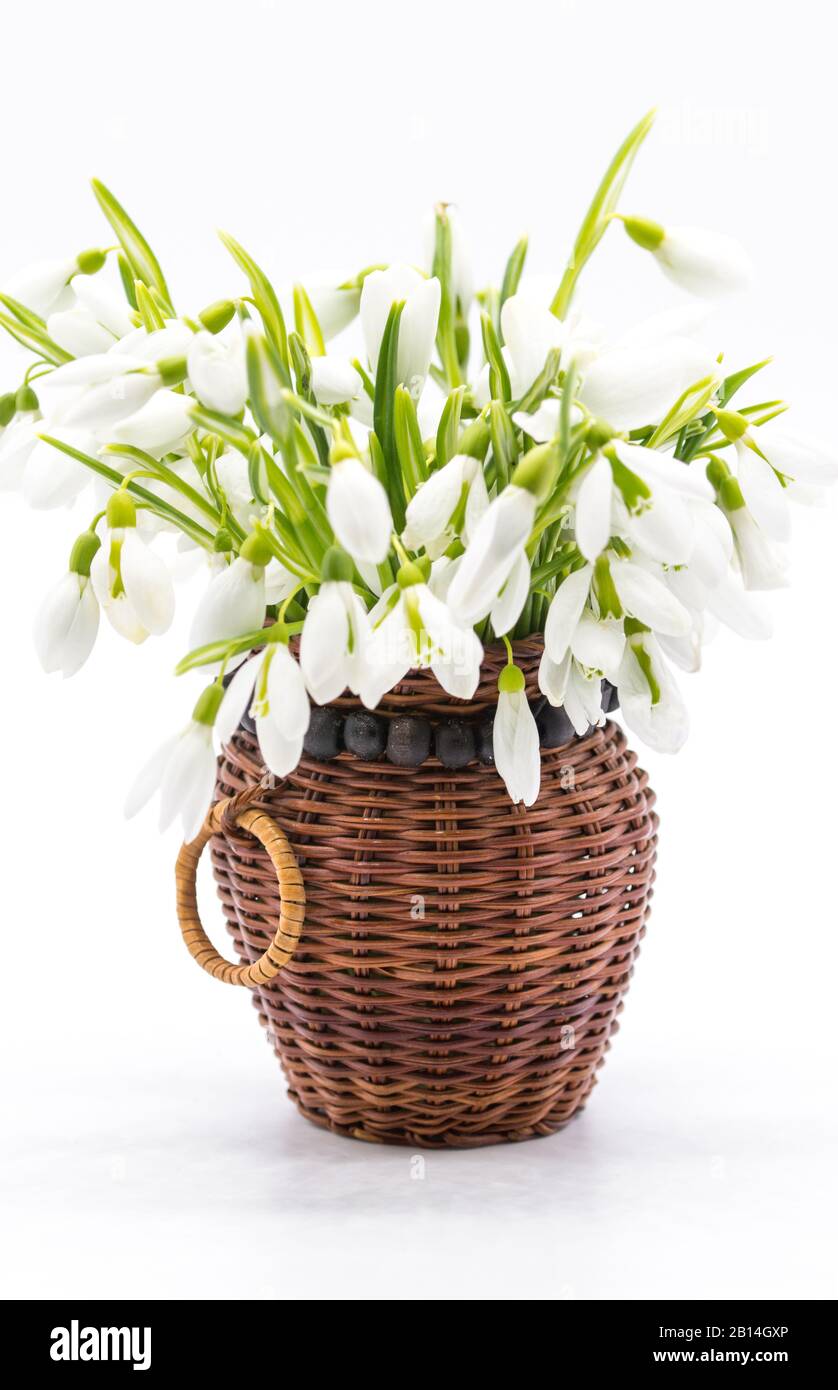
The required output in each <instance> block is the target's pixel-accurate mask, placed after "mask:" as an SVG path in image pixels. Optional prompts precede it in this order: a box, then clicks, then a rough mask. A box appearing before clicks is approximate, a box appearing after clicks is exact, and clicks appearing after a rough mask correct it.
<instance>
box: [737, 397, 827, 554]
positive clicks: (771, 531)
mask: <svg viewBox="0 0 838 1390" xmlns="http://www.w3.org/2000/svg"><path fill="white" fill-rule="evenodd" d="M716 419H717V421H718V424H719V428H720V430H721V431H722V433H723V434H724V436H725V438H726V439H727V440H728V442H729V443H731V444H733V445H734V446H735V448H736V458H737V474H738V478H739V486H740V487H741V489H742V495H743V497H744V498H745V502H746V504H747V506H748V510H749V511H750V513H751V515H752V516H753V518H754V520H755V521H756V523H757V525H758V526H760V527H761V528H762V530H763V531H765V533H766V535H768V536H770V537H771V539H772V540H775V541H787V540H788V539H789V537H790V535H791V515H790V512H789V496H790V495H791V496H794V491H795V489H794V487H789V486H788V485H787V484H788V482H793V483H796V482H797V481H799V482H802V483H804V484H809V483H814V484H816V485H819V484H823V483H832V482H834V481H835V479H836V477H837V476H838V469H837V468H836V462H835V453H834V450H830V449H828V448H827V446H826V445H823V444H819V443H817V442H815V441H813V440H807V439H804V438H803V437H800V436H797V435H795V434H794V433H792V432H791V431H788V430H782V429H780V430H769V429H766V428H765V427H764V426H759V425H749V424H748V421H747V420H746V418H745V417H744V416H743V415H739V414H738V413H737V412H736V411H734V410H717V411H716ZM780 475H782V478H781V476H780Z"/></svg>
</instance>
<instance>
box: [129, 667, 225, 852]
mask: <svg viewBox="0 0 838 1390" xmlns="http://www.w3.org/2000/svg"><path fill="white" fill-rule="evenodd" d="M223 693H224V692H223V690H222V688H221V686H220V685H217V684H213V685H209V686H207V688H206V689H205V690H204V691H203V692H202V694H201V695H200V696H199V698H198V702H197V704H196V705H195V709H194V711H193V713H192V718H191V719H190V721H189V723H188V724H187V725H186V728H185V729H184V730H183V731H182V732H181V733H180V734H177V735H176V736H175V737H174V738H170V739H167V740H166V742H165V743H164V744H163V745H162V746H161V747H160V748H158V749H157V752H156V753H154V754H153V755H152V757H151V758H150V759H149V761H148V762H147V763H146V765H145V767H144V768H143V769H142V770H141V772H140V774H139V776H138V777H137V779H136V781H135V783H134V785H133V787H132V788H131V790H130V792H129V793H128V797H127V800H126V802H125V814H126V816H127V817H129V818H130V817H132V816H135V815H136V814H137V812H138V811H141V810H142V808H143V807H144V806H145V805H147V803H148V802H149V801H150V800H151V798H152V797H153V796H154V794H155V792H157V791H159V792H160V829H161V830H166V829H167V828H168V827H169V826H170V825H171V823H172V821H173V820H174V819H175V817H176V816H178V815H179V816H180V818H181V824H182V826H183V838H184V840H186V841H187V842H189V841H190V840H194V839H195V836H196V835H197V834H198V831H199V830H200V829H201V826H202V825H203V823H204V818H205V817H206V814H207V812H208V810H209V808H210V806H211V805H212V798H213V793H214V791H215V774H216V764H215V753H214V751H213V746H212V730H213V725H214V723H215V719H216V715H217V713H218V708H219V705H220V703H221V698H222V695H223Z"/></svg>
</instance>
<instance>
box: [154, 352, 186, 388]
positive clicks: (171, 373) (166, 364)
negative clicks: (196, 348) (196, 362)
mask: <svg viewBox="0 0 838 1390" xmlns="http://www.w3.org/2000/svg"><path fill="white" fill-rule="evenodd" d="M155 366H156V370H157V375H158V376H159V377H160V380H161V381H162V383H163V385H164V386H179V385H180V383H181V382H182V381H184V380H185V379H186V358H185V357H161V358H160V361H159V362H157V363H156V364H155Z"/></svg>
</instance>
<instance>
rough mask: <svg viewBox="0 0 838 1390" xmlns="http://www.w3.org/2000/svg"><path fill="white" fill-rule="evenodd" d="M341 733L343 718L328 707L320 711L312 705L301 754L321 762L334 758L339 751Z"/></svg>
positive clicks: (325, 706)
mask: <svg viewBox="0 0 838 1390" xmlns="http://www.w3.org/2000/svg"><path fill="white" fill-rule="evenodd" d="M342 732H343V718H342V717H341V715H340V714H339V713H338V711H337V710H336V709H329V706H328V705H324V706H323V708H322V709H321V708H319V707H318V706H317V705H314V706H313V707H312V711H311V719H310V720H309V725H308V730H307V732H306V736H305V738H304V739H303V752H304V753H307V754H308V756H309V757H310V758H318V759H319V760H320V761H321V762H327V761H328V760H329V759H330V758H336V757H337V755H338V753H339V752H340V749H341V734H342Z"/></svg>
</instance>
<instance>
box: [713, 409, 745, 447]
mask: <svg viewBox="0 0 838 1390" xmlns="http://www.w3.org/2000/svg"><path fill="white" fill-rule="evenodd" d="M714 414H715V416H716V422H717V424H718V426H719V429H720V430H721V432H722V434H723V435H724V437H725V439H727V440H728V441H729V443H731V444H735V443H736V441H737V439H741V438H742V436H743V434H745V433H746V431H747V429H748V421H747V420H746V419H745V417H744V415H740V414H739V412H738V411H736V410H716V411H714Z"/></svg>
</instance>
